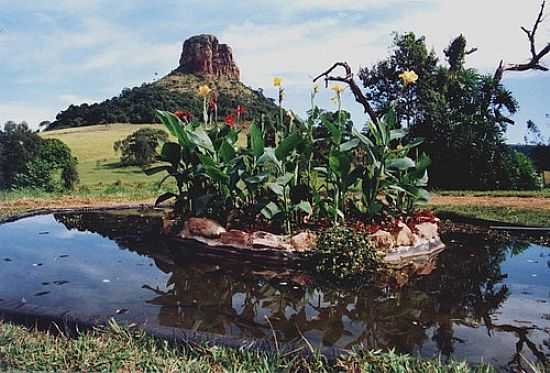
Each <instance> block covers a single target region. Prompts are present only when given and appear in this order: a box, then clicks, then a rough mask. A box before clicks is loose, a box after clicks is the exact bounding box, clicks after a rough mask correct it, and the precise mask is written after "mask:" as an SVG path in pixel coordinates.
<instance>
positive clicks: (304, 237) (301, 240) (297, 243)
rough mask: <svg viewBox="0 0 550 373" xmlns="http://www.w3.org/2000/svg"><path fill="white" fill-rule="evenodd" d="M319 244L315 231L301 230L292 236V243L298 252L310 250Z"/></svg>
mask: <svg viewBox="0 0 550 373" xmlns="http://www.w3.org/2000/svg"><path fill="white" fill-rule="evenodd" d="M316 244H317V235H316V234H315V233H313V232H301V233H298V234H296V235H294V236H292V237H291V238H290V245H292V247H293V248H294V250H296V251H298V252H304V251H310V250H312V249H313V248H314V247H315V245H316Z"/></svg>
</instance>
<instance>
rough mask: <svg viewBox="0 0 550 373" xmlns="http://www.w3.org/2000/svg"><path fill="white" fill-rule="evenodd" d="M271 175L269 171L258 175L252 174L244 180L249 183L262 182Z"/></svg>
mask: <svg viewBox="0 0 550 373" xmlns="http://www.w3.org/2000/svg"><path fill="white" fill-rule="evenodd" d="M268 177H269V174H267V173H261V174H258V175H254V176H250V177H247V178H246V179H244V181H245V182H246V183H248V184H260V183H262V182H264V181H265V180H266V179H267V178H268Z"/></svg>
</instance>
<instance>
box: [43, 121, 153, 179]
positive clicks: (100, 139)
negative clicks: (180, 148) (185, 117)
mask: <svg viewBox="0 0 550 373" xmlns="http://www.w3.org/2000/svg"><path fill="white" fill-rule="evenodd" d="M145 127H150V128H159V129H164V127H163V126H162V125H160V124H140V125H136V124H108V125H97V126H87V127H81V128H68V129H62V130H57V131H48V132H43V133H42V134H41V136H42V137H43V138H46V139H48V138H55V139H59V140H61V141H63V142H64V143H65V144H67V145H68V146H69V147H70V148H71V151H72V152H73V155H74V156H76V157H77V158H78V173H79V175H80V183H81V185H85V186H87V187H92V186H97V185H98V184H99V185H101V184H103V185H106V184H113V183H116V182H123V183H125V184H139V183H152V182H155V181H159V180H160V178H161V177H162V175H155V176H146V175H144V174H143V171H142V170H141V168H139V167H120V166H119V160H120V154H117V153H115V151H114V150H113V144H114V142H115V141H117V140H121V139H123V138H125V137H126V136H128V135H130V134H132V133H133V132H135V131H137V130H138V129H140V128H145Z"/></svg>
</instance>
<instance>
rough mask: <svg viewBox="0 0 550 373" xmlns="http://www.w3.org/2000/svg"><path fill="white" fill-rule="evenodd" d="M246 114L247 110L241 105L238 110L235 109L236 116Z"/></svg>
mask: <svg viewBox="0 0 550 373" xmlns="http://www.w3.org/2000/svg"><path fill="white" fill-rule="evenodd" d="M244 113H246V109H245V108H244V107H242V106H241V105H237V108H236V109H235V114H237V116H238V117H240V116H241V115H242V114H244Z"/></svg>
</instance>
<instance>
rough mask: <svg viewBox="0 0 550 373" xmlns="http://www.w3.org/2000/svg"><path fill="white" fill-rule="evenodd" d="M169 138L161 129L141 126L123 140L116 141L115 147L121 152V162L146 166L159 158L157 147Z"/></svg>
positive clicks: (122, 163)
mask: <svg viewBox="0 0 550 373" xmlns="http://www.w3.org/2000/svg"><path fill="white" fill-rule="evenodd" d="M167 140H168V134H167V133H166V132H165V131H163V130H159V129H154V128H141V129H139V130H137V131H136V132H134V133H132V134H131V135H130V136H128V137H126V138H125V139H123V140H119V141H117V142H115V143H114V145H113V149H114V150H115V151H116V152H120V153H121V156H120V164H121V165H124V166H145V165H148V164H151V163H153V162H155V161H156V159H157V156H158V154H157V148H158V146H159V145H160V143H164V142H166V141H167Z"/></svg>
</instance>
